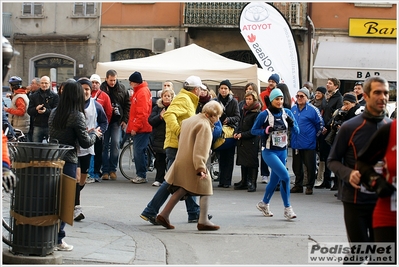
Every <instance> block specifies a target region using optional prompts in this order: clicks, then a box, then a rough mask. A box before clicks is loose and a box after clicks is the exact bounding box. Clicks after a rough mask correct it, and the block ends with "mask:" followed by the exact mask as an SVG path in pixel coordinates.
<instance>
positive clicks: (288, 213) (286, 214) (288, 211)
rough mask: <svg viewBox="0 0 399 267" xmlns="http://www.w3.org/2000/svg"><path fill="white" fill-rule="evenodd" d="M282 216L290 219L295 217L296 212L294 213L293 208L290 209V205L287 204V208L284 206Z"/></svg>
mask: <svg viewBox="0 0 399 267" xmlns="http://www.w3.org/2000/svg"><path fill="white" fill-rule="evenodd" d="M284 217H285V218H286V219H287V220H291V219H295V218H296V214H295V213H294V210H293V209H292V207H291V206H289V207H288V208H284Z"/></svg>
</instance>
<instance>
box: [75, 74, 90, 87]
mask: <svg viewBox="0 0 399 267" xmlns="http://www.w3.org/2000/svg"><path fill="white" fill-rule="evenodd" d="M77 82H78V83H80V84H87V85H88V86H90V89H92V88H93V86H92V83H91V81H90V80H89V78H86V77H83V78H80V79H79V80H77Z"/></svg>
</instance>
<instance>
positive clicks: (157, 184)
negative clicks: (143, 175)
mask: <svg viewBox="0 0 399 267" xmlns="http://www.w3.org/2000/svg"><path fill="white" fill-rule="evenodd" d="M152 186H161V183H160V182H158V181H155V182H153V183H152Z"/></svg>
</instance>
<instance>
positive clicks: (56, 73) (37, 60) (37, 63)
mask: <svg viewBox="0 0 399 267" xmlns="http://www.w3.org/2000/svg"><path fill="white" fill-rule="evenodd" d="M30 65H31V68H30V69H31V74H32V77H30V79H32V78H33V77H42V76H49V77H50V79H51V81H52V82H53V83H54V82H56V84H57V86H59V85H60V84H61V83H62V82H64V81H66V80H67V79H68V78H74V77H75V75H76V71H75V70H76V60H75V59H73V58H70V57H68V56H65V55H60V54H42V55H38V56H36V57H34V58H32V59H31V60H30Z"/></svg>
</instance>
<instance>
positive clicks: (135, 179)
mask: <svg viewBox="0 0 399 267" xmlns="http://www.w3.org/2000/svg"><path fill="white" fill-rule="evenodd" d="M130 181H131V182H132V183H134V184H142V183H147V182H148V180H147V178H141V177H136V178H133V179H130Z"/></svg>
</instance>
